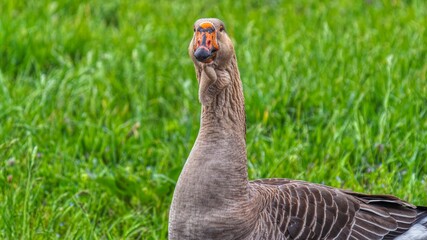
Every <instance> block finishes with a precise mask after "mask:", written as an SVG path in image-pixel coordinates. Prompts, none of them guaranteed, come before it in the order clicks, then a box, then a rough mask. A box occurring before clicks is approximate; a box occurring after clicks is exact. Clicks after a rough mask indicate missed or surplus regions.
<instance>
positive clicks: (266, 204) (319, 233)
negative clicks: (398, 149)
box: [168, 18, 427, 240]
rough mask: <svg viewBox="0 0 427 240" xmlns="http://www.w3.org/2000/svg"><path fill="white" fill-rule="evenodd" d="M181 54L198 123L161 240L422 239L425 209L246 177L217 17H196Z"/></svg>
mask: <svg viewBox="0 0 427 240" xmlns="http://www.w3.org/2000/svg"><path fill="white" fill-rule="evenodd" d="M188 52H189V55H190V57H191V59H192V60H193V62H194V67H195V70H196V76H197V80H198V84H199V90H198V94H199V101H200V103H201V105H202V113H201V120H200V121H201V123H200V129H199V133H198V136H197V139H196V141H195V143H194V146H193V148H192V150H191V152H190V154H189V156H188V159H187V161H186V162H185V165H184V167H183V169H182V172H181V174H180V176H179V178H178V181H177V184H176V187H175V191H174V194H173V199H172V203H171V207H170V211H169V225H168V237H169V239H171V240H175V239H203V240H204V239H221V240H225V239H266V240H273V239H368V240H373V239H397V240H402V239H408V240H409V239H411V240H415V239H418V240H426V239H427V207H421V206H419V207H417V206H414V205H412V204H410V203H407V202H405V201H403V200H400V199H399V198H397V197H394V196H390V195H367V194H362V193H356V192H352V191H348V190H342V189H337V188H333V187H328V186H324V185H321V184H315V183H309V182H304V181H299V180H290V179H260V180H254V181H249V180H248V171H247V155H246V119H245V118H246V117H245V107H244V98H243V88H242V82H241V80H240V74H239V70H238V66H237V60H236V54H235V51H234V46H233V43H232V41H231V40H230V37H229V36H228V35H227V31H226V29H225V26H224V23H223V22H222V21H221V20H219V19H215V18H205V19H199V20H197V21H196V22H195V24H194V35H193V38H192V40H191V42H190V46H189V48H188Z"/></svg>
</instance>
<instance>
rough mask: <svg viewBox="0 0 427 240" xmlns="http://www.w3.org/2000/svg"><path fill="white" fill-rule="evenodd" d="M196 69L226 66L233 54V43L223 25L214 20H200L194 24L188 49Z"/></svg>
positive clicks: (219, 21)
mask: <svg viewBox="0 0 427 240" xmlns="http://www.w3.org/2000/svg"><path fill="white" fill-rule="evenodd" d="M188 52H189V54H190V57H191V59H192V60H193V62H194V64H195V65H196V67H198V68H201V67H202V66H203V65H213V66H216V67H219V68H221V67H222V66H224V65H227V64H228V63H229V61H230V60H231V58H232V56H233V54H234V48H233V43H232V41H231V39H230V38H229V36H228V35H227V32H226V30H225V25H224V23H223V22H222V21H221V20H219V19H216V18H202V19H199V20H197V21H196V22H195V23H194V35H193V38H192V40H191V42H190V46H189V48H188Z"/></svg>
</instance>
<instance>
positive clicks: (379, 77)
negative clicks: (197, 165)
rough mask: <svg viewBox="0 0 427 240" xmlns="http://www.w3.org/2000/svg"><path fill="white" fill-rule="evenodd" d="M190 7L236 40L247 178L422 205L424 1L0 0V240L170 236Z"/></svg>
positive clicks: (426, 142) (190, 110)
mask: <svg viewBox="0 0 427 240" xmlns="http://www.w3.org/2000/svg"><path fill="white" fill-rule="evenodd" d="M200 17H218V18H221V19H222V20H224V22H225V23H226V26H227V30H228V33H229V34H230V35H231V37H232V38H233V40H234V42H235V46H236V52H237V57H238V61H239V67H240V71H241V77H242V80H243V82H244V91H245V98H246V109H247V124H248V137H247V142H248V157H249V174H250V177H251V178H265V177H287V178H296V179H304V180H307V181H313V182H317V183H324V184H327V185H332V186H335V187H341V188H346V189H353V190H355V191H362V192H367V193H390V194H394V195H397V196H399V197H401V198H404V199H406V200H408V201H411V202H413V203H415V204H422V205H427V193H426V192H427V165H426V161H427V84H426V72H427V61H426V60H427V55H426V51H427V49H426V48H427V40H426V26H427V2H426V1H422V0H413V1H410V0H408V1H399V0H383V1H379V0H371V1H350V0H341V1H333V2H331V3H326V2H324V1H315V0H304V1H296V0H295V1H274V0H269V1H264V2H262V1H254V0H252V1H245V2H243V1H242V2H240V1H231V0H224V1H218V2H217V3H213V2H208V1H206V2H205V1H173V2H172V1H163V0H158V1H126V0H123V1H120V0H111V1H101V0H93V1H71V0H58V1H48V0H29V1H23V0H16V1H12V0H5V1H1V2H0V191H1V193H0V216H1V218H2V220H1V221H0V238H1V239H55V238H58V239H166V236H167V219H168V208H169V204H170V201H171V197H172V193H173V189H174V184H175V181H176V179H177V178H178V176H179V173H180V171H181V168H182V166H183V163H184V162H185V160H186V158H187V155H188V153H189V151H190V149H191V147H192V144H193V142H194V140H195V137H196V135H197V132H198V126H199V114H200V105H199V103H198V100H197V99H198V97H197V81H196V79H195V73H194V68H193V65H192V62H191V60H190V58H189V57H188V54H187V46H188V43H189V41H190V39H191V37H192V34H193V31H192V28H193V27H192V25H193V23H194V21H195V20H196V19H198V18H200Z"/></svg>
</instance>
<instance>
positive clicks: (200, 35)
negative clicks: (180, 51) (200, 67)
mask: <svg viewBox="0 0 427 240" xmlns="http://www.w3.org/2000/svg"><path fill="white" fill-rule="evenodd" d="M193 50H194V57H195V58H196V59H197V61H199V62H202V63H210V62H212V61H213V60H214V59H215V57H216V52H217V51H218V50H219V46H218V41H217V34H216V29H215V26H214V25H213V24H212V23H211V22H203V23H201V24H200V25H199V26H197V27H196V32H195V36H194V45H193Z"/></svg>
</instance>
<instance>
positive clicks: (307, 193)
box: [251, 179, 420, 240]
mask: <svg viewBox="0 0 427 240" xmlns="http://www.w3.org/2000/svg"><path fill="white" fill-rule="evenodd" d="M251 187H252V188H253V189H254V191H257V192H259V195H262V196H263V198H262V201H261V202H262V207H261V208H260V209H261V210H260V216H261V218H263V220H262V221H261V222H262V224H261V225H263V226H261V225H260V226H257V227H259V228H264V229H270V230H269V231H267V232H269V233H270V235H271V236H269V237H274V238H275V239H281V238H284V239H367V240H374V239H393V238H394V237H396V236H398V235H400V234H402V233H403V232H405V231H406V230H407V229H409V228H410V227H411V225H412V224H413V223H414V222H416V221H417V219H419V216H420V214H419V212H418V211H417V209H416V207H415V206H414V205H411V204H409V203H406V202H404V201H402V200H400V199H398V198H396V197H393V196H389V195H365V194H360V193H354V192H351V191H346V190H340V189H336V188H331V187H327V186H323V185H319V184H313V183H308V182H303V181H296V180H289V179H264V180H256V181H252V182H251ZM263 232H265V231H263Z"/></svg>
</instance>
